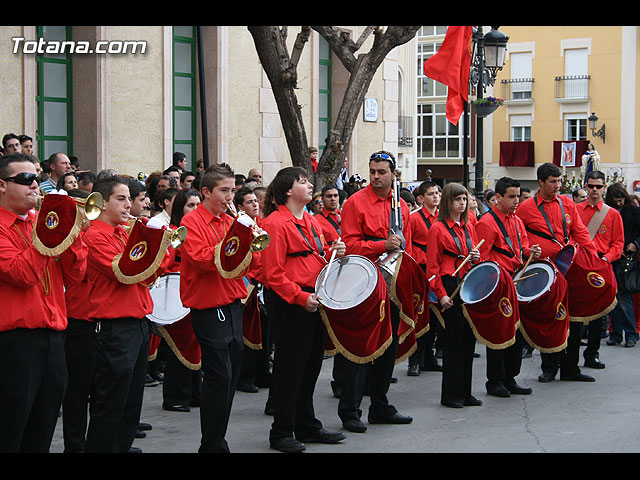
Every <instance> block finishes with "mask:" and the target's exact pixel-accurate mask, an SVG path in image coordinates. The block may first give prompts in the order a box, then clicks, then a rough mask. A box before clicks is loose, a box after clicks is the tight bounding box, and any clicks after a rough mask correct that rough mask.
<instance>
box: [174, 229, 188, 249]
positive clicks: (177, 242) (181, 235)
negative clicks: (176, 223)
mask: <svg viewBox="0 0 640 480" xmlns="http://www.w3.org/2000/svg"><path fill="white" fill-rule="evenodd" d="M186 239H187V227H178V228H176V229H175V230H171V246H172V247H173V248H180V246H181V245H182V244H183V243H184V241H185V240H186Z"/></svg>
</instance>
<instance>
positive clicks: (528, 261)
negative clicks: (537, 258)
mask: <svg viewBox="0 0 640 480" xmlns="http://www.w3.org/2000/svg"><path fill="white" fill-rule="evenodd" d="M531 260H533V253H532V254H531V255H529V259H528V260H527V263H525V264H524V268H523V269H522V270H520V272H522V273H520V275H521V276H522V275H524V272H525V270H526V269H527V267H528V266H529V264H530V263H531Z"/></svg>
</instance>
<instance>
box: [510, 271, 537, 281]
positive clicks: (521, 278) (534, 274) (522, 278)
mask: <svg viewBox="0 0 640 480" xmlns="http://www.w3.org/2000/svg"><path fill="white" fill-rule="evenodd" d="M537 274H538V272H536V273H532V274H531V275H527V276H526V277H520V278H516V279H515V280H514V281H513V283H516V282H519V281H520V280H524V279H525V278H531V277H535V276H536V275H537Z"/></svg>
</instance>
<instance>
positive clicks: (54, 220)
mask: <svg viewBox="0 0 640 480" xmlns="http://www.w3.org/2000/svg"><path fill="white" fill-rule="evenodd" d="M44 224H45V225H46V227H47V228H48V229H49V230H53V229H54V228H56V227H57V226H58V225H59V224H60V218H59V217H58V214H57V213H56V212H49V213H47V216H46V217H45V218H44Z"/></svg>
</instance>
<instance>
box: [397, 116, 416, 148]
mask: <svg viewBox="0 0 640 480" xmlns="http://www.w3.org/2000/svg"><path fill="white" fill-rule="evenodd" d="M398 145H399V146H400V147H412V146H413V117H403V116H400V117H398Z"/></svg>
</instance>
